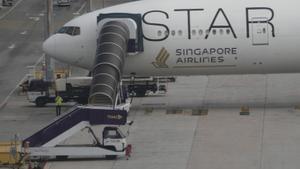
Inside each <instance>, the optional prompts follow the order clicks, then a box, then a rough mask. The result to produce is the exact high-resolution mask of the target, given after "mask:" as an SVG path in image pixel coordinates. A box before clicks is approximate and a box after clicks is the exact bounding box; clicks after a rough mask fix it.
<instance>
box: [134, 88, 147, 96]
mask: <svg viewBox="0 0 300 169" xmlns="http://www.w3.org/2000/svg"><path fill="white" fill-rule="evenodd" d="M135 94H136V97H145V95H146V90H145V89H137V90H136V91H135Z"/></svg>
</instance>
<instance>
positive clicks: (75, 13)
mask: <svg viewBox="0 0 300 169" xmlns="http://www.w3.org/2000/svg"><path fill="white" fill-rule="evenodd" d="M86 4H87V2H86V1H85V2H84V3H83V4H82V5H81V7H80V8H79V9H78V11H76V12H74V13H73V15H80V12H81V11H82V10H83V8H84V7H85V6H86Z"/></svg>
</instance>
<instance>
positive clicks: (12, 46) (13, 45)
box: [8, 44, 16, 49]
mask: <svg viewBox="0 0 300 169" xmlns="http://www.w3.org/2000/svg"><path fill="white" fill-rule="evenodd" d="M15 47H16V45H15V44H11V45H10V46H9V47H8V49H14V48H15Z"/></svg>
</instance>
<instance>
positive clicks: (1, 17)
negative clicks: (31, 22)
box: [0, 0, 23, 20]
mask: <svg viewBox="0 0 300 169" xmlns="http://www.w3.org/2000/svg"><path fill="white" fill-rule="evenodd" d="M21 2H23V0H19V1H18V2H17V3H16V4H15V5H14V6H13V7H11V8H10V10H8V11H7V12H5V13H4V14H3V15H2V16H0V20H1V19H3V18H5V17H6V16H7V15H8V14H10V13H11V12H12V11H13V10H14V9H15V8H16V7H17V6H18V5H19V4H20V3H21Z"/></svg>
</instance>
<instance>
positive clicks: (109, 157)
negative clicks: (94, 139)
mask: <svg viewBox="0 0 300 169" xmlns="http://www.w3.org/2000/svg"><path fill="white" fill-rule="evenodd" d="M105 148H107V149H109V150H112V151H116V147H114V146H105ZM105 159H107V160H115V159H117V156H116V155H106V156H105Z"/></svg>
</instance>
